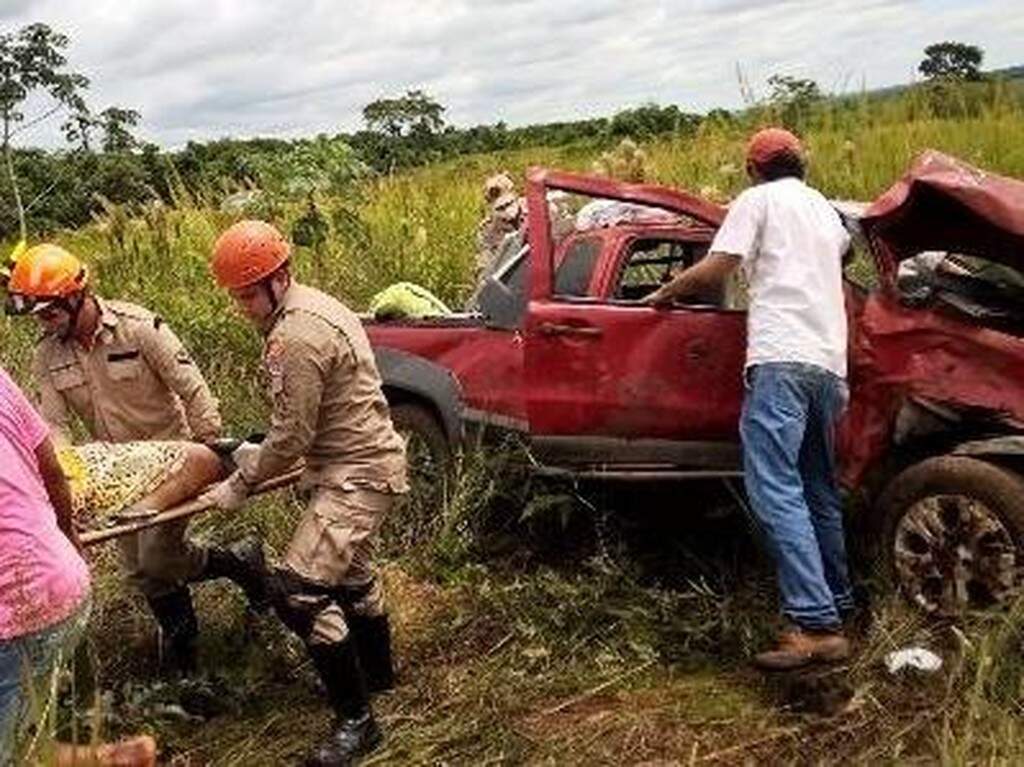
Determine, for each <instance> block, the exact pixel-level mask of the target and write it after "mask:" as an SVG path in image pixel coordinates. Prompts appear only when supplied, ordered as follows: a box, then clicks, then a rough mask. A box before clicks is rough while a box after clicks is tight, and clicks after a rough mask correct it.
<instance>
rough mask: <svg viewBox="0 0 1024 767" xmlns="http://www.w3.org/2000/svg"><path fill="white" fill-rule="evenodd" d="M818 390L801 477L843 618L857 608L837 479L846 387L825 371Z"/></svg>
mask: <svg viewBox="0 0 1024 767" xmlns="http://www.w3.org/2000/svg"><path fill="white" fill-rule="evenodd" d="M816 388H817V390H816V392H815V396H814V398H813V403H812V407H811V410H810V413H809V414H808V415H809V417H808V422H807V429H806V432H805V434H804V443H803V447H802V448H801V450H800V477H801V479H802V480H803V485H804V497H805V498H806V499H807V506H808V508H809V509H810V512H811V522H812V524H813V525H814V534H815V535H816V536H817V539H818V548H819V550H820V551H821V560H822V564H823V565H824V568H825V580H826V581H827V582H828V587H829V589H830V590H831V592H832V599H833V601H834V602H835V606H836V609H837V610H838V611H839V613H840V616H844V615H846V614H847V613H849V612H850V611H852V610H853V607H854V604H853V589H852V588H851V586H850V576H849V569H848V566H847V559H846V540H845V537H844V534H843V507H842V500H841V499H840V497H839V485H838V483H837V482H836V476H835V426H836V422H837V421H838V420H839V416H840V415H841V413H842V410H843V407H844V406H845V400H846V395H845V388H846V386H845V384H844V383H843V381H841V380H840V379H839V378H838V377H836V376H834V375H832V374H830V373H827V372H825V371H822V373H821V374H820V381H819V382H818V383H817V384H816Z"/></svg>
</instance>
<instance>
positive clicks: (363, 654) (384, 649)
mask: <svg viewBox="0 0 1024 767" xmlns="http://www.w3.org/2000/svg"><path fill="white" fill-rule="evenodd" d="M346 622H347V623H348V627H349V629H350V630H351V631H352V637H353V639H355V641H356V649H357V650H358V652H359V660H360V662H361V663H362V665H363V673H364V674H365V675H366V686H367V688H368V689H369V690H370V692H371V693H374V692H384V691H385V690H391V689H393V688H394V686H395V668H394V664H393V662H392V660H391V622H390V621H389V620H388V616H387V614H384V615H373V616H368V615H354V614H353V615H348V616H346Z"/></svg>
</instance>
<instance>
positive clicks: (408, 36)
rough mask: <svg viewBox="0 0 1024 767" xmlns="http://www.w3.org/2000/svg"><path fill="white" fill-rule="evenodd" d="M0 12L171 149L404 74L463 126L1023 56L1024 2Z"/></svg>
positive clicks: (345, 124)
mask: <svg viewBox="0 0 1024 767" xmlns="http://www.w3.org/2000/svg"><path fill="white" fill-rule="evenodd" d="M0 19H2V21H3V24H4V29H7V30H11V29H15V28H17V27H18V26H19V25H22V24H27V23H30V22H32V21H43V22H46V23H48V24H51V25H52V26H53V27H54V28H55V29H58V30H59V31H61V32H64V33H65V34H67V35H68V36H69V37H70V38H71V40H72V45H71V48H70V49H69V51H68V56H69V59H70V61H71V63H72V65H73V66H74V67H75V68H77V69H79V70H81V71H83V72H84V73H85V74H87V75H88V76H89V77H90V78H91V79H92V82H93V85H92V87H91V89H90V100H91V102H92V103H93V104H94V106H95V107H96V108H103V107H105V106H107V105H110V104H116V105H118V106H124V107H131V108H135V109H138V110H139V111H140V112H141V113H142V115H143V122H142V126H141V132H142V134H143V135H145V136H146V137H147V138H149V139H152V140H155V141H157V142H158V143H160V144H162V145H165V146H175V145H180V144H182V143H184V142H185V141H187V140H189V139H209V138H216V137H219V136H225V135H232V136H251V135H284V136H296V135H306V134H312V133H316V132H318V131H326V132H336V131H339V130H352V129H356V128H358V127H359V125H360V122H361V116H360V111H361V109H362V107H363V106H364V105H365V104H367V103H368V102H370V101H372V100H373V99H375V98H378V97H380V96H385V95H397V94H399V93H401V92H403V91H404V90H406V89H408V88H424V89H425V90H427V91H428V92H429V93H431V95H433V96H434V97H435V98H437V99H438V100H439V101H440V102H441V103H443V104H445V105H446V106H447V107H448V113H447V115H448V118H449V120H450V121H452V122H454V123H455V124H457V125H472V124H476V123H481V122H495V121H497V120H505V121H506V122H508V123H510V124H525V123H531V122H540V121H549V120H560V119H573V118H579V117H585V116H594V115H599V114H608V113H610V112H613V111H615V110H618V109H622V108H626V107H629V106H635V105H638V104H640V103H643V102H645V101H657V102H659V103H662V104H669V103H674V104H678V105H679V106H680V107H681V108H683V109H688V110H693V111H704V110H707V109H710V108H712V107H715V106H725V107H735V106H737V105H738V104H739V103H740V91H739V85H738V82H737V75H736V68H737V66H739V67H740V68H741V69H742V71H743V72H744V74H745V76H746V77H747V78H748V79H749V80H750V81H751V83H752V84H753V85H754V86H755V87H762V85H763V81H764V79H765V78H766V77H767V76H768V75H770V74H773V73H776V72H782V73H788V74H794V75H797V76H801V77H811V78H813V79H815V80H817V81H818V82H819V83H820V84H821V85H822V86H823V87H824V88H826V89H835V88H845V89H847V90H848V89H850V88H860V87H861V85H862V84H863V85H865V86H866V87H869V88H870V87H877V86H882V85H889V84H893V83H899V82H905V81H906V80H908V79H909V78H910V77H912V76H913V72H914V70H915V68H916V66H917V63H918V61H919V60H920V58H921V51H922V49H923V47H924V46H925V45H927V44H928V43H930V42H935V41H938V40H943V39H947V38H949V37H951V36H952V37H954V38H955V39H958V40H962V41H965V42H970V43H974V44H977V45H980V46H981V47H983V48H984V49H985V51H986V54H987V55H986V65H988V66H993V67H995V66H1007V65H1011V64H1018V63H1022V62H1021V60H1020V59H1019V58H1018V57H1019V56H1020V53H1019V46H1018V45H1017V44H1016V43H1017V41H1019V40H1020V39H1021V38H1022V36H1024V14H1021V13H1020V12H1019V0H987V1H985V2H982V1H981V0H975V1H971V0H959V1H958V2H953V1H952V0H861V2H859V3H850V2H849V0H842V2H840V0H820V2H813V1H807V0H632V1H631V2H626V1H625V0H562V1H561V2H559V3H550V2H545V1H544V0H504V1H499V0H495V1H491V0H487V1H483V2H480V1H478V2H473V0H377V2H366V0H354V1H350V2H348V3H337V2H332V1H331V0H313V1H312V2H306V3H301V4H300V3H285V2H269V1H268V0H263V1H258V0H250V1H249V2H243V0H177V1H176V2H173V3H168V2H165V0H118V1H116V2H115V1H113V0H92V1H91V2H84V1H83V0H34V1H33V2H25V1H24V0H13V1H12V0H2V1H0ZM951 30H952V31H951ZM50 133H55V131H54V130H52V129H51V130H50V131H49V133H48V132H47V131H46V130H45V129H43V130H37V131H32V132H26V133H25V134H24V135H23V137H22V138H23V140H26V141H29V142H37V143H49V142H50V141H53V140H54V139H53V137H52V136H51V135H50Z"/></svg>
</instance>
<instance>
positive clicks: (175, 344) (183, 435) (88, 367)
mask: <svg viewBox="0 0 1024 767" xmlns="http://www.w3.org/2000/svg"><path fill="white" fill-rule="evenodd" d="M7 292H8V301H7V309H8V311H9V312H12V313H15V314H30V315H32V316H34V317H35V318H36V320H38V322H39V324H40V325H41V326H42V328H43V336H42V338H41V339H40V340H39V342H38V344H37V346H36V351H35V358H34V361H33V372H34V376H35V381H36V386H37V387H38V390H39V405H40V408H39V409H40V412H41V414H42V416H43V418H44V419H45V420H46V421H47V423H48V424H49V425H50V428H51V430H52V431H53V433H54V436H55V437H56V438H57V440H58V444H59V443H61V442H66V443H70V442H71V430H72V423H73V421H74V419H75V418H77V419H78V420H79V421H80V422H81V423H82V424H83V425H84V427H85V430H86V431H87V432H88V433H89V436H90V437H91V438H92V439H94V440H100V441H103V442H111V443H123V442H131V441H139V440H177V441H197V442H208V441H211V440H214V439H215V438H217V437H218V436H219V435H220V432H221V417H220V412H219V410H218V403H217V400H216V399H215V398H214V396H213V394H212V393H211V392H210V388H209V386H207V384H206V381H205V380H204V378H203V375H202V373H201V372H200V371H199V368H198V367H197V366H196V364H195V362H193V360H192V357H191V355H189V353H188V351H187V350H186V349H185V347H184V345H183V344H182V343H181V341H180V340H178V337H177V336H176V335H175V334H174V332H173V331H172V330H171V329H170V327H168V325H167V323H166V322H164V321H163V320H162V319H161V318H160V317H159V316H158V315H156V314H154V313H152V312H150V311H149V310H147V309H144V308H142V307H140V306H136V305H135V304H131V303H127V302H124V301H108V300H106V299H104V298H101V297H100V296H98V295H96V294H95V293H94V292H93V291H92V290H91V288H90V285H89V271H88V269H87V268H86V266H85V265H84V264H83V263H82V262H81V261H80V260H79V259H78V258H77V257H76V256H75V255H73V254H72V253H70V252H68V251H67V250H65V249H64V248H61V247H59V246H57V245H53V244H50V243H43V244H41V245H36V246H35V247H32V248H29V249H27V250H25V251H24V252H23V253H20V254H19V255H18V256H17V258H16V260H15V262H14V264H13V266H12V267H11V268H10V273H9V276H8V277H7ZM187 524H188V523H187V521H185V520H182V521H181V522H178V523H172V524H167V525H160V526H158V527H154V528H152V529H150V530H146V531H144V532H142V533H139V534H136V535H131V536H127V537H125V538H122V539H121V541H120V546H121V553H122V559H123V562H124V564H125V567H126V570H127V572H128V578H129V581H130V582H132V583H133V584H134V585H135V586H136V587H137V588H138V589H139V590H140V591H141V592H142V593H143V594H144V595H145V597H146V599H147V601H148V603H149V606H150V608H151V609H152V611H153V614H154V616H155V617H156V619H157V622H158V623H159V625H160V628H161V633H162V637H163V649H164V655H165V657H166V659H167V660H168V661H169V662H170V666H171V668H172V669H173V670H175V671H181V672H184V673H188V672H191V671H192V670H194V668H195V662H196V638H197V634H198V622H197V620H196V615H195V610H194V608H193V605H192V598H191V594H190V592H189V588H188V584H189V583H191V582H194V581H199V580H206V579H209V578H218V577H229V578H232V579H234V580H236V582H238V583H239V585H243V588H246V589H247V593H249V586H250V585H251V584H249V583H248V582H245V581H244V577H243V578H242V579H241V580H240V579H239V578H240V576H239V574H240V572H241V571H240V569H239V568H240V564H239V560H238V557H237V554H236V553H235V552H234V551H232V550H231V549H222V548H218V547H210V546H205V545H199V544H197V543H195V542H193V541H191V540H189V538H188V537H187V536H186V527H187Z"/></svg>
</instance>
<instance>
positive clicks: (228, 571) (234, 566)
mask: <svg viewBox="0 0 1024 767" xmlns="http://www.w3.org/2000/svg"><path fill="white" fill-rule="evenodd" d="M214 578H227V579H229V580H231V581H233V582H234V583H235V584H236V585H237V586H238V587H239V588H240V589H242V591H243V592H245V598H246V599H247V600H248V601H249V607H250V608H251V609H252V610H254V611H256V612H258V613H263V612H266V611H267V609H268V608H269V607H270V599H269V597H268V595H267V563H266V560H265V559H264V557H263V544H262V542H261V541H260V540H259V539H258V538H255V537H248V538H242V539H241V540H239V541H235V542H234V543H232V544H230V545H228V546H225V547H222V546H210V547H209V548H208V549H207V555H206V568H205V569H204V570H203V572H202V573H200V574H199V576H198V577H196V578H195V579H194V580H196V581H208V580H213V579H214Z"/></svg>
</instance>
